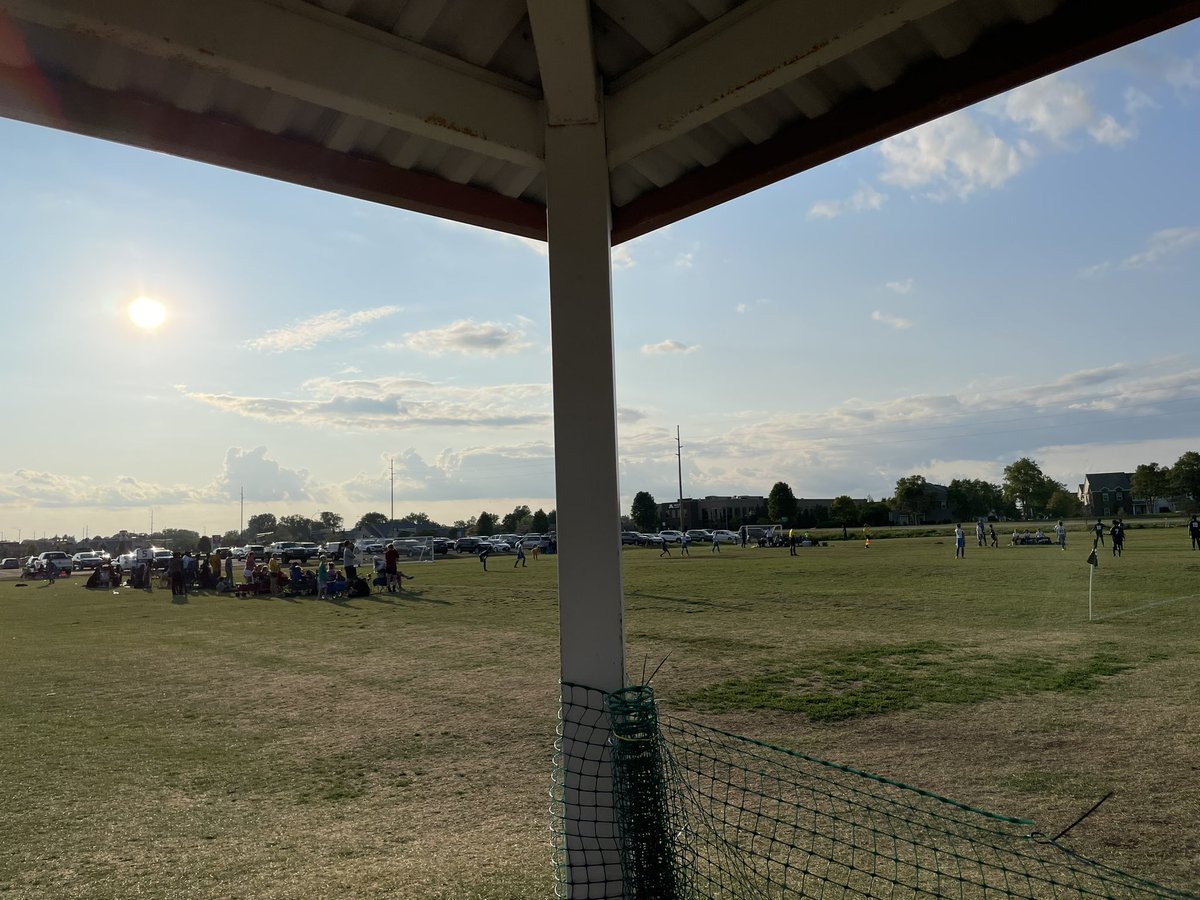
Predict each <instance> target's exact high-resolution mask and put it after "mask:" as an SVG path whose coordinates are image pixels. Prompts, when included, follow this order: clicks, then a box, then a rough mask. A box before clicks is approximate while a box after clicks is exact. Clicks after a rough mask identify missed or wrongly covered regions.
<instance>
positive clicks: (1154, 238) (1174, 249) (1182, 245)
mask: <svg viewBox="0 0 1200 900" xmlns="http://www.w3.org/2000/svg"><path fill="white" fill-rule="evenodd" d="M1196 247H1200V225H1185V226H1181V227H1178V228H1163V229H1160V230H1159V231H1156V232H1154V233H1153V234H1152V235H1150V237H1148V238H1147V239H1146V246H1145V248H1144V249H1142V250H1140V251H1138V252H1137V253H1132V254H1130V255H1129V256H1126V257H1125V258H1124V259H1122V260H1120V261H1119V262H1113V261H1111V260H1106V261H1104V262H1100V263H1096V264H1095V265H1091V266H1087V267H1086V268H1084V269H1081V270H1080V272H1079V274H1080V275H1082V276H1084V277H1093V276H1096V275H1102V274H1104V273H1105V272H1110V271H1112V270H1114V269H1147V268H1150V267H1151V266H1155V265H1158V264H1159V263H1162V262H1164V261H1165V260H1168V259H1170V258H1171V257H1173V256H1179V255H1181V254H1185V253H1188V252H1189V251H1191V250H1192V249H1193V248H1196Z"/></svg>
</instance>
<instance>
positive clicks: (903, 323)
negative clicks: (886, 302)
mask: <svg viewBox="0 0 1200 900" xmlns="http://www.w3.org/2000/svg"><path fill="white" fill-rule="evenodd" d="M871 319H872V320H873V321H875V322H882V323H883V324H884V325H891V326H892V327H893V328H895V329H896V330H897V331H904V330H905V329H906V328H912V324H913V323H912V320H911V319H902V318H900V317H899V316H893V315H890V314H889V313H885V312H881V311H879V310H878V309H877V310H875V312H873V313H871Z"/></svg>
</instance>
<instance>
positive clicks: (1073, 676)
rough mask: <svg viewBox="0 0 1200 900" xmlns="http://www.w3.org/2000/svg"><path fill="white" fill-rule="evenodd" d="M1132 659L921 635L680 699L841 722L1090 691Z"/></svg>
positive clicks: (714, 708) (727, 682) (721, 708)
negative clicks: (996, 648) (998, 647)
mask: <svg viewBox="0 0 1200 900" xmlns="http://www.w3.org/2000/svg"><path fill="white" fill-rule="evenodd" d="M1131 665H1132V662H1130V661H1127V660H1123V659H1120V658H1119V657H1117V656H1116V655H1115V654H1113V653H1099V654H1094V655H1091V656H1089V657H1086V658H1084V659H1080V660H1074V661H1071V660H1060V659H1053V658H1048V657H1044V656H1036V655H1033V654H1027V653H1019V654H1012V655H1008V656H997V655H995V654H992V653H984V652H980V651H979V650H978V648H974V647H968V646H950V645H948V644H943V643H938V642H935V641H922V642H920V643H915V644H902V645H892V646H877V647H866V648H861V647H860V648H855V649H849V650H843V651H836V650H835V651H826V652H825V653H824V655H823V658H821V659H819V660H814V661H813V662H812V663H811V664H808V665H801V666H788V667H783V668H777V669H775V670H773V671H770V672H764V673H762V674H759V675H754V676H750V677H745V678H730V679H724V680H722V681H719V682H717V683H714V684H712V685H708V686H705V687H703V688H700V689H697V690H694V691H689V692H686V693H684V694H682V695H681V696H680V697H678V698H677V701H678V703H679V704H680V705H682V706H684V707H694V708H699V709H702V710H706V711H711V712H730V711H731V710H740V709H770V710H781V711H785V712H794V713H801V714H803V715H804V716H805V717H807V718H808V719H809V720H810V721H813V722H838V721H841V720H843V719H850V718H854V717H856V716H873V715H883V714H886V713H891V712H897V711H899V710H911V709H920V708H922V707H925V706H929V705H932V704H939V703H947V704H969V703H983V702H986V701H988V700H997V699H1000V698H1003V697H1010V696H1014V695H1020V694H1036V693H1039V692H1050V693H1065V692H1081V691H1090V690H1093V689H1095V688H1096V687H1098V686H1099V684H1100V683H1101V679H1102V678H1105V677H1110V676H1113V675H1117V674H1119V673H1120V672H1122V671H1124V670H1126V669H1128V668H1130V666H1131Z"/></svg>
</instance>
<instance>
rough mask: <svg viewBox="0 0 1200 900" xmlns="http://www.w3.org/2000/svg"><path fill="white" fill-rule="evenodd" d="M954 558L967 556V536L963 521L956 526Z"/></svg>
mask: <svg viewBox="0 0 1200 900" xmlns="http://www.w3.org/2000/svg"><path fill="white" fill-rule="evenodd" d="M954 558H955V559H966V558H967V536H966V534H965V533H964V532H963V528H962V523H959V524H958V525H955V526H954Z"/></svg>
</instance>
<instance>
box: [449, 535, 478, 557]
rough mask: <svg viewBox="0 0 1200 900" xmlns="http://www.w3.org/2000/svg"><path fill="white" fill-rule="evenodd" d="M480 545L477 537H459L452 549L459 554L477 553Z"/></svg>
mask: <svg viewBox="0 0 1200 900" xmlns="http://www.w3.org/2000/svg"><path fill="white" fill-rule="evenodd" d="M480 543H481V541H480V539H479V538H477V537H460V538H459V539H458V540H457V541H455V542H454V549H455V550H457V551H458V552H459V553H478V552H479V545H480Z"/></svg>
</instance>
